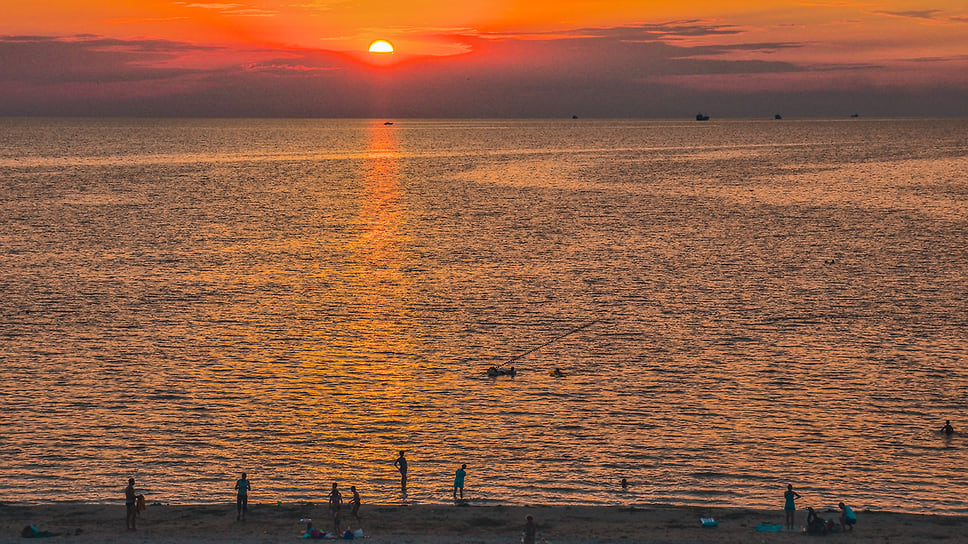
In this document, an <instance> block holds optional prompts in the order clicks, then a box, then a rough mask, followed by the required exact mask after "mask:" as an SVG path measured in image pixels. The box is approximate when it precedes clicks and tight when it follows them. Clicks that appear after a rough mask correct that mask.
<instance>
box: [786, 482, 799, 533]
mask: <svg viewBox="0 0 968 544" xmlns="http://www.w3.org/2000/svg"><path fill="white" fill-rule="evenodd" d="M799 498H800V494H799V493H797V492H796V491H794V490H793V484H787V490H786V493H784V494H783V499H784V504H783V511H784V512H786V526H787V529H789V530H791V531H792V530H793V525H794V524H795V523H796V517H797V505H796V503H794V501H795V500H796V499H799Z"/></svg>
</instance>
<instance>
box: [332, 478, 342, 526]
mask: <svg viewBox="0 0 968 544" xmlns="http://www.w3.org/2000/svg"><path fill="white" fill-rule="evenodd" d="M342 507H343V494H342V493H340V492H339V489H337V488H336V482H333V490H332V491H330V492H329V513H330V514H331V515H332V516H333V534H334V535H336V536H339V526H340V525H341V524H342V522H343V514H342V512H341V509H342Z"/></svg>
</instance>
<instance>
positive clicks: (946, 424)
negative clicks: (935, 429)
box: [941, 419, 955, 436]
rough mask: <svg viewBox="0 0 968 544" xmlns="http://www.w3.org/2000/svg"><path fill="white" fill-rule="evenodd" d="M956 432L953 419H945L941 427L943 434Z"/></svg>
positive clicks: (949, 434) (948, 434)
mask: <svg viewBox="0 0 968 544" xmlns="http://www.w3.org/2000/svg"><path fill="white" fill-rule="evenodd" d="M954 432H955V428H954V427H952V426H951V420H950V419H946V420H945V421H944V426H943V427H941V434H944V435H947V436H951V435H952V434H954Z"/></svg>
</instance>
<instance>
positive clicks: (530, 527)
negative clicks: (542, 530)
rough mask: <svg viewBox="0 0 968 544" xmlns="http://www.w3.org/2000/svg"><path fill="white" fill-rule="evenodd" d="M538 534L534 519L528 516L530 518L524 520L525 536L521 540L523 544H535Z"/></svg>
mask: <svg viewBox="0 0 968 544" xmlns="http://www.w3.org/2000/svg"><path fill="white" fill-rule="evenodd" d="M536 533H537V528H536V527H535V526H534V517H533V516H532V515H531V514H528V517H526V518H524V536H523V537H522V538H521V542H522V543H523V544H534V537H535V534H536Z"/></svg>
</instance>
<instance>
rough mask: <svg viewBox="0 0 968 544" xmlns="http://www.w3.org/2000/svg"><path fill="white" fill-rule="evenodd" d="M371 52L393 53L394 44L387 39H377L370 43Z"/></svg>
mask: <svg viewBox="0 0 968 544" xmlns="http://www.w3.org/2000/svg"><path fill="white" fill-rule="evenodd" d="M370 53H393V46H392V45H390V42H388V41H386V40H377V41H375V42H373V43H371V44H370Z"/></svg>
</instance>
